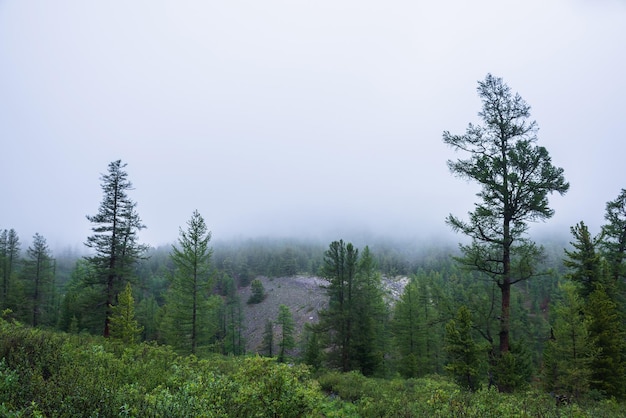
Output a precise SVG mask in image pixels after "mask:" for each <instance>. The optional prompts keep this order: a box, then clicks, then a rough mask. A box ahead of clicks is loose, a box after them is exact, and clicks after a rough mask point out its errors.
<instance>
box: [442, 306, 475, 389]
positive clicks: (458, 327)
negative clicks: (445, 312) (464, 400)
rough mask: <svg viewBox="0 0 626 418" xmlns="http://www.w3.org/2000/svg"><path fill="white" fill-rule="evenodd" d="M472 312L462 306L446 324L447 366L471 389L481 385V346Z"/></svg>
mask: <svg viewBox="0 0 626 418" xmlns="http://www.w3.org/2000/svg"><path fill="white" fill-rule="evenodd" d="M472 333H473V323H472V314H471V313H470V311H469V309H467V307H466V306H464V305H463V306H461V307H460V308H459V310H458V311H457V314H456V317H455V318H454V319H451V320H450V321H448V323H447V324H446V335H445V345H444V350H445V352H446V354H447V356H448V362H447V364H446V366H445V369H446V371H448V373H450V374H451V375H452V376H453V377H454V379H455V380H456V382H457V383H458V384H459V385H460V386H462V387H465V388H467V389H469V390H472V391H473V390H476V389H478V387H479V378H478V376H479V372H480V368H481V362H480V354H481V347H480V346H479V345H478V344H477V343H476V342H475V341H474V337H473V336H472Z"/></svg>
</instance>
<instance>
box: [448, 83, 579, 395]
mask: <svg viewBox="0 0 626 418" xmlns="http://www.w3.org/2000/svg"><path fill="white" fill-rule="evenodd" d="M478 93H479V96H480V98H481V99H482V102H483V106H482V110H481V112H480V113H479V116H480V117H481V118H482V120H483V122H484V124H483V125H482V126H480V125H473V124H470V125H469V126H468V128H467V131H466V133H465V134H464V135H452V134H450V133H449V132H447V131H446V132H444V133H443V141H444V142H445V143H446V144H448V145H450V146H451V147H452V148H453V149H455V150H458V151H463V152H466V153H468V154H469V158H467V159H465V160H458V161H448V167H449V168H450V171H451V172H452V173H453V174H455V175H457V176H459V177H461V178H466V179H469V180H473V181H475V182H477V183H478V184H479V185H480V186H481V191H480V192H479V193H478V194H477V196H478V197H479V198H480V202H479V203H477V204H476V208H475V210H474V211H473V212H470V213H469V221H463V220H461V219H460V218H458V217H456V216H454V215H450V216H448V218H447V223H448V224H449V225H450V226H451V227H452V229H453V230H454V231H458V232H461V233H463V234H465V235H466V236H468V237H469V238H471V240H472V242H471V243H470V244H467V245H465V244H463V245H461V246H460V247H461V250H462V252H463V256H462V257H460V258H459V261H461V262H462V263H463V264H464V265H466V266H467V267H468V268H471V269H473V270H476V271H479V272H481V273H482V274H484V275H486V276H487V277H488V278H490V279H491V280H493V281H494V283H496V284H497V286H498V287H499V289H500V293H501V297H500V316H499V317H500V331H499V350H498V352H499V354H500V355H502V354H504V353H506V352H508V351H509V348H510V343H509V334H510V303H511V299H510V298H511V286H512V285H513V284H515V283H517V282H520V281H523V280H527V279H529V278H531V277H533V276H534V275H535V274H536V272H535V269H536V265H537V261H538V259H539V257H540V255H541V249H540V248H538V247H537V246H536V245H535V244H534V243H533V242H532V241H530V240H529V239H528V238H527V236H526V232H527V230H528V223H529V222H532V221H536V220H544V219H549V218H550V217H552V215H553V214H554V210H553V209H551V208H550V207H549V206H548V194H551V193H553V192H557V193H559V194H561V195H562V194H564V193H566V192H567V190H568V189H569V184H568V183H567V182H566V181H565V179H564V177H563V169H561V168H557V167H555V166H553V165H552V162H551V158H550V156H549V154H548V151H547V150H546V149H545V148H544V147H540V146H537V145H535V143H536V142H537V136H536V133H537V126H536V123H535V122H534V121H529V119H528V118H529V117H530V106H529V105H528V104H526V102H525V101H524V100H523V99H522V98H521V96H520V95H519V94H515V95H514V94H512V92H511V90H510V88H509V87H508V86H507V85H506V84H505V83H504V82H503V81H502V79H501V78H497V77H494V76H492V75H491V74H488V75H487V77H486V78H485V80H484V81H481V82H479V83H478ZM500 389H501V390H506V389H507V388H505V387H502V386H500Z"/></svg>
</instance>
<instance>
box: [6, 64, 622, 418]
mask: <svg viewBox="0 0 626 418" xmlns="http://www.w3.org/2000/svg"><path fill="white" fill-rule="evenodd" d="M477 92H478V97H479V99H480V101H481V103H482V107H481V109H480V112H479V116H480V119H481V123H480V124H469V125H468V127H467V129H466V130H465V132H460V133H459V132H449V131H444V132H443V135H442V138H441V139H435V140H440V141H441V140H442V141H443V143H444V144H445V145H446V146H448V148H449V150H450V153H449V155H450V159H449V160H448V161H447V165H448V169H449V174H450V176H453V177H458V181H459V182H467V183H469V184H471V185H472V187H477V190H478V192H477V193H476V196H475V202H474V205H473V206H469V207H450V208H449V212H448V213H442V214H441V219H442V222H445V223H446V224H447V227H448V228H449V229H450V230H451V231H453V232H455V233H456V235H455V236H456V237H457V238H458V241H457V242H451V243H447V244H444V243H441V242H437V243H430V242H405V241H396V240H393V239H389V240H384V239H375V240H372V241H367V240H364V239H360V238H359V240H349V239H346V237H341V236H337V237H336V238H334V239H331V240H329V241H328V242H320V241H319V240H314V239H306V238H299V237H292V238H289V239H286V238H249V239H243V238H241V239H230V240H224V239H221V237H218V236H213V234H212V232H211V219H209V218H207V217H205V216H203V214H202V213H201V212H200V211H199V210H196V209H195V208H194V207H193V202H190V205H191V206H190V208H189V216H188V218H187V219H180V221H179V224H180V228H179V230H178V231H172V244H171V245H164V246H160V247H156V248H155V247H151V246H149V245H146V244H144V243H142V242H141V239H140V237H141V231H142V230H144V229H146V228H150V225H145V224H144V222H143V220H142V217H141V213H140V210H139V208H140V206H138V202H137V201H135V199H134V197H133V196H134V187H133V183H132V179H131V178H130V176H129V174H128V171H127V164H126V163H125V162H124V161H123V160H121V159H119V160H115V161H112V162H110V163H109V165H108V166H107V167H101V168H99V169H96V171H95V172H94V173H85V174H86V175H87V174H89V175H94V176H98V172H100V178H99V179H100V185H101V190H100V193H101V194H100V196H101V200H100V201H99V202H93V207H94V208H96V209H95V210H94V212H93V213H91V214H89V215H87V220H88V221H89V223H90V225H91V233H90V235H88V236H86V237H85V238H84V242H83V243H81V244H84V245H82V247H81V250H80V251H76V250H74V251H70V250H68V251H54V252H53V250H52V249H51V248H50V246H49V244H48V242H47V240H46V237H44V236H42V235H40V234H39V233H37V234H35V235H34V236H33V237H32V238H31V237H22V236H20V231H16V230H14V229H13V228H11V226H10V225H0V227H1V228H2V229H0V281H1V289H0V311H1V318H0V415H2V416H7V417H78V416H84V417H121V416H123V417H193V416H198V417H512V416H517V417H614V416H626V412H625V411H626V188H624V189H621V190H616V191H615V193H614V199H613V200H610V201H608V202H593V203H594V204H595V207H596V208H597V210H598V212H603V214H604V224H603V225H602V227H601V228H599V229H597V230H592V229H591V228H589V227H588V225H587V223H586V220H585V219H581V220H580V221H579V222H578V223H576V224H574V225H570V228H569V230H564V231H562V235H560V236H559V237H557V238H555V239H552V240H546V239H545V237H544V238H542V239H538V238H536V237H534V236H533V234H532V229H531V225H532V224H533V223H535V222H545V223H549V222H550V218H552V216H553V215H554V212H555V210H554V209H553V208H552V206H551V203H550V198H551V197H552V196H555V195H560V196H566V195H567V193H568V191H569V188H570V183H569V181H568V173H567V172H566V171H565V170H563V169H562V168H560V167H558V166H557V165H555V164H554V163H553V161H552V159H551V155H550V152H549V150H548V149H546V148H545V147H543V146H542V145H541V140H540V138H539V135H538V127H537V124H536V123H535V122H534V121H533V119H532V117H531V114H530V106H529V105H528V104H527V103H526V102H525V100H524V99H522V97H521V96H520V95H519V94H516V93H513V92H512V90H511V89H510V88H509V86H508V85H507V84H506V83H505V82H504V81H503V80H502V79H501V78H498V77H495V76H493V75H491V74H487V76H486V77H485V78H484V79H483V80H481V81H479V82H478V87H477ZM441 164H443V165H445V164H446V161H441ZM572 186H574V185H573V184H572ZM625 187H626V185H625ZM2 222H3V219H0V223H2ZM407 227H410V226H407ZM24 242H27V244H24Z"/></svg>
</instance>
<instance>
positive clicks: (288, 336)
mask: <svg viewBox="0 0 626 418" xmlns="http://www.w3.org/2000/svg"><path fill="white" fill-rule="evenodd" d="M276 324H277V325H279V326H280V340H279V341H278V361H279V362H281V363H282V362H284V361H285V359H286V356H287V350H290V349H292V348H294V347H295V345H296V342H295V339H294V336H293V332H294V327H295V324H294V322H293V316H292V315H291V310H289V307H288V306H287V305H280V306H279V307H278V318H277V319H276Z"/></svg>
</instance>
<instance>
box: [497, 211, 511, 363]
mask: <svg viewBox="0 0 626 418" xmlns="http://www.w3.org/2000/svg"><path fill="white" fill-rule="evenodd" d="M503 238H504V248H503V252H502V269H503V280H502V283H501V284H500V285H499V286H500V291H501V293H502V305H501V310H500V355H502V354H504V353H506V352H508V351H509V327H510V319H511V245H512V240H511V232H510V224H509V221H508V219H505V221H504V237H503Z"/></svg>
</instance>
